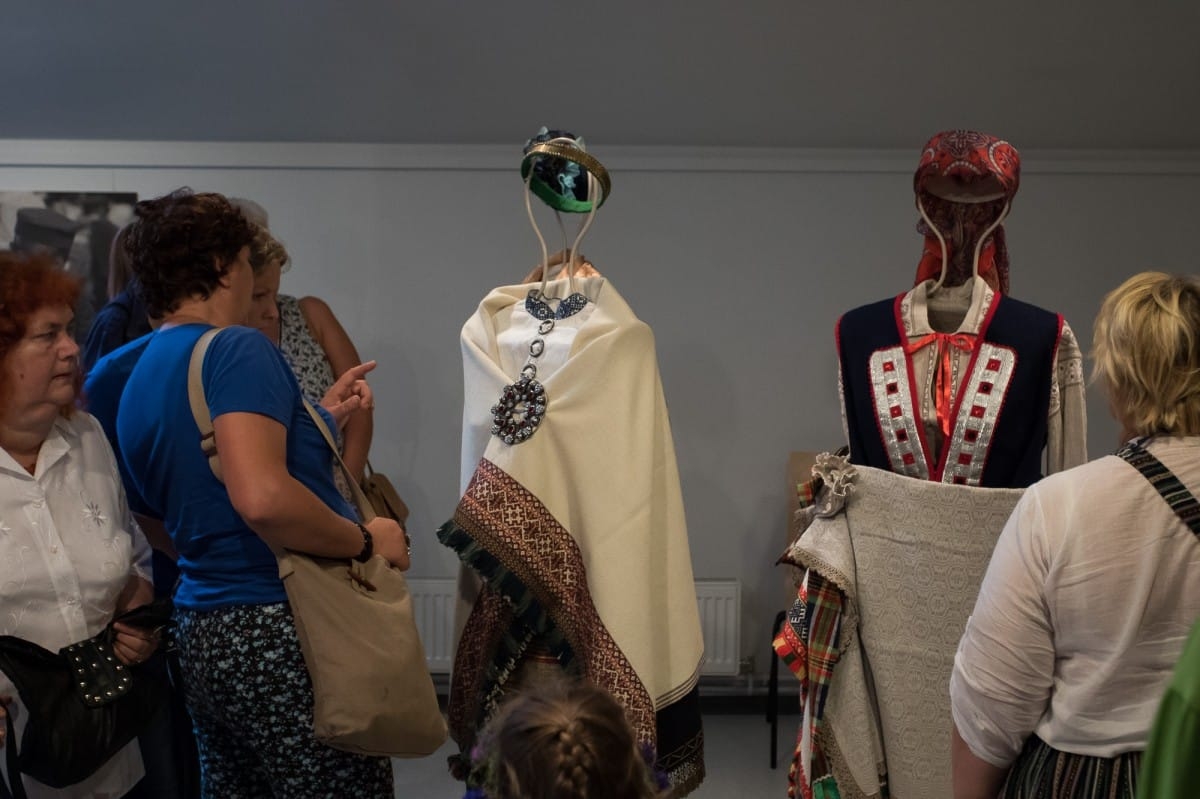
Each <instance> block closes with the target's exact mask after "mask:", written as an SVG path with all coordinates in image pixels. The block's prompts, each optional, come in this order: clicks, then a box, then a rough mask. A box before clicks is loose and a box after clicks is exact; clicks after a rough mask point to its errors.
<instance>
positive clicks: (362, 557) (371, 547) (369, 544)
mask: <svg viewBox="0 0 1200 799" xmlns="http://www.w3.org/2000/svg"><path fill="white" fill-rule="evenodd" d="M358 529H359V530H360V531H362V537H363V548H362V552H359V553H358V555H356V556H355V558H354V559H355V560H357V561H358V562H359V563H366V562H367V561H368V560H370V559H371V555H373V554H375V539H374V538H372V537H371V531H370V530H368V529H367V528H366V527H364V526H363V525H362V524H359V525H358Z"/></svg>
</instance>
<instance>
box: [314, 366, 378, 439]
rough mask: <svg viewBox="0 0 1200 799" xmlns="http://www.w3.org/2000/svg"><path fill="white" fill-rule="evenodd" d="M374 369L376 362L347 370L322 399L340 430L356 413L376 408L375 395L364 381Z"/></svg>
mask: <svg viewBox="0 0 1200 799" xmlns="http://www.w3.org/2000/svg"><path fill="white" fill-rule="evenodd" d="M374 368H375V361H367V362H366V363H360V364H359V365H358V366H355V367H352V368H350V369H347V370H346V372H345V374H343V375H342V376H341V377H339V378H338V380H337V382H336V383H334V384H333V385H332V386H330V387H329V390H328V391H326V392H325V396H324V397H323V398H322V399H321V407H322V408H324V409H325V410H327V411H329V414H330V415H331V416H332V417H333V420H334V421H335V422H336V423H337V426H338V429H339V430H341V429H342V428H344V427H345V426H346V422H347V421H349V420H350V417H351V416H352V415H353V414H354V413H355V412H356V411H360V410H364V411H369V410H373V409H374V408H375V395H374V394H373V393H372V392H371V387H370V386H369V385H367V381H366V380H365V379H364V378H365V377H366V375H367V373H368V372H370V371H371V370H372V369H374Z"/></svg>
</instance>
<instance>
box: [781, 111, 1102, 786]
mask: <svg viewBox="0 0 1200 799" xmlns="http://www.w3.org/2000/svg"><path fill="white" fill-rule="evenodd" d="M1019 180H1020V157H1019V155H1018V153H1017V151H1016V149H1015V148H1013V147H1012V145H1010V144H1008V143H1007V142H1005V141H1003V140H1000V139H997V138H995V137H992V136H988V135H986V134H982V133H976V132H973V131H962V130H954V131H946V132H943V133H939V134H937V135H936V136H934V137H933V138H932V139H930V141H929V142H928V143H927V144H926V146H925V148H924V150H923V152H922V156H921V161H920V164H919V166H918V168H917V171H916V173H915V175H914V178H913V188H914V194H915V198H914V199H915V205H916V208H917V212H918V215H919V216H920V219H921V221H920V223H919V225H918V228H917V229H918V231H919V232H921V233H922V234H923V235H924V238H925V241H924V249H923V253H922V256H921V260H920V263H919V265H918V267H917V275H916V280H915V285H914V287H913V288H912V289H911V290H909V291H907V292H905V293H903V294H901V295H899V296H896V297H891V298H888V299H885V300H881V301H879V302H875V303H871V304H869V305H864V306H861V307H859V308H855V309H853V310H851V311H849V312H847V313H846V314H845V315H844V316H843V317H842V318H841V319H840V320H839V321H838V324H837V331H836V338H837V348H838V357H839V380H838V383H839V389H840V391H841V395H842V409H843V423H844V425H845V431H846V437H847V441H848V443H849V445H850V456H849V462H843V461H841V460H838V459H833V458H831V457H830V456H825V457H827V458H828V460H827V462H825V465H824V467H823V468H824V471H823V472H822V474H821V475H820V477H821V478H822V482H823V483H824V484H825V486H826V490H825V491H824V493H821V492H818V491H814V492H813V493H814V495H816V496H817V497H818V499H817V502H816V504H815V505H813V506H812V507H811V508H810V509H808V510H807V511H806V516H807V520H808V522H809V524H808V526H807V527H806V529H805V530H804V532H803V533H801V535H800V536H799V538H798V539H797V541H796V542H795V544H794V545H793V547H791V548H790V549H789V551H788V553H786V554H785V555H784V557H783V559H782V560H783V562H787V563H791V564H792V565H794V566H796V567H797V568H799V569H800V570H801V574H802V577H801V579H800V581H799V583H798V586H799V591H798V594H799V596H798V599H797V602H796V603H795V605H794V606H793V610H792V613H791V614H790V617H789V621H788V624H786V625H785V627H784V629H783V630H782V632H781V634H780V635H779V637H778V638H777V639H776V641H775V644H774V645H775V649H776V651H777V652H778V653H779V654H780V655H781V656H782V657H783V658H784V660H785V662H787V663H788V665H789V667H790V668H791V669H792V670H793V671H794V672H795V673H796V675H797V677H798V678H799V679H800V680H801V685H802V687H801V704H802V708H803V710H804V713H805V716H804V721H803V723H802V725H801V731H800V740H799V742H798V746H797V751H796V756H795V759H794V761H793V765H792V771H791V773H790V775H789V790H790V792H791V794H792V795H794V796H805V797H810V796H816V797H828V796H836V795H840V796H842V797H849V796H865V797H875V796H879V795H881V794H883V793H886V788H885V787H884V786H886V785H888V784H890V785H891V788H892V789H893V791H894V792H895V794H896V795H902V794H903V795H927V796H941V795H948V792H949V760H948V757H943V756H942V755H943V754H944V752H942V751H941V750H934V749H930V748H928V747H923V745H922V744H920V743H919V741H920V740H921V738H922V737H923V735H916V736H914V735H912V734H911V731H912V722H913V720H914V719H916V720H918V725H917V726H918V727H919V728H920V729H921V730H923V734H926V733H927V734H928V735H929V736H930V738H931V739H934V740H938V741H940V740H944V739H945V738H947V737H948V736H949V730H948V729H943V728H944V727H945V726H946V724H947V722H946V719H948V718H949V708H948V699H947V692H946V691H945V687H944V686H945V684H946V683H947V681H948V679H949V670H950V666H951V664H952V662H953V654H954V646H955V642H953V641H951V640H950V639H948V638H947V639H945V640H942V639H943V637H944V636H941V632H942V631H943V630H946V629H953V630H957V629H961V626H962V624H963V623H964V622H965V620H966V617H967V615H969V613H970V608H971V605H972V604H973V602H974V598H975V593H976V592H977V591H978V580H979V579H980V578H981V575H982V573H983V569H984V568H985V567H986V564H987V558H988V557H989V555H990V552H991V545H992V544H993V543H994V541H995V537H996V536H997V535H998V534H999V531H1000V527H1002V526H1003V523H1004V520H1005V519H1006V518H1007V516H1008V513H1009V512H1010V511H1011V508H1012V505H1013V504H1014V503H1015V502H1016V498H1017V497H1019V491H1015V490H1007V491H995V490H989V491H983V490H980V489H1023V488H1025V487H1027V486H1029V485H1030V484H1032V483H1033V482H1035V481H1037V480H1038V479H1040V478H1041V476H1042V475H1043V474H1044V473H1047V472H1056V471H1060V470H1062V469H1066V468H1069V467H1071V466H1075V465H1078V464H1080V463H1083V462H1084V461H1086V459H1087V448H1086V441H1085V433H1084V431H1085V428H1086V420H1085V410H1084V385H1083V367H1082V355H1081V353H1080V351H1079V346H1078V344H1077V342H1076V340H1075V336H1074V333H1073V332H1072V331H1071V329H1070V327H1069V326H1068V325H1067V324H1066V322H1065V321H1064V320H1063V318H1062V317H1061V316H1060V315H1059V314H1055V313H1051V312H1049V311H1045V310H1042V309H1040V308H1037V307H1035V306H1033V305H1029V304H1027V303H1024V302H1021V301H1019V300H1016V299H1013V298H1012V297H1010V296H1009V295H1008V291H1009V269H1008V250H1007V246H1006V242H1005V236H1004V228H1003V224H1002V223H1003V221H1004V219H1005V217H1006V216H1007V215H1008V212H1009V210H1010V208H1011V207H1012V201H1013V198H1014V196H1015V195H1016V192H1017V188H1018V185H1019ZM863 467H870V468H863ZM856 468H857V471H856ZM859 472H861V474H859ZM814 473H816V470H814ZM856 475H857V476H856ZM909 478H915V479H916V480H919V481H921V483H920V484H913V485H911V486H910V485H907V484H909V483H910V482H911V481H910V480H909ZM831 483H832V484H836V485H835V486H834V487H835V488H836V490H835V491H833V492H830V490H829V488H830V485H831ZM855 491H857V492H858V497H857V498H856V497H855V496H854V493H855ZM902 508H904V509H902ZM856 539H857V541H856ZM881 542H882V543H881ZM848 575H854V576H853V577H848ZM864 581H865V582H864ZM926 585H937V586H938V589H937V599H936V600H933V599H932V595H931V593H930V591H929V589H927V588H924V587H922V586H926ZM880 588H882V589H883V596H885V597H887V599H884V600H881V599H880V593H879V589H880ZM860 603H863V604H860ZM884 618H886V622H884V623H881V620H883V619H884ZM860 619H862V620H867V619H871V620H872V621H873V624H867V623H866V622H865V621H864V624H863V626H861V627H860V625H859V622H860ZM864 674H866V675H867V676H866V677H864ZM856 679H857V680H858V683H859V686H860V688H861V686H862V684H864V683H870V682H871V681H872V679H873V681H874V686H875V690H872V691H867V690H865V689H864V690H858V691H855V690H853V689H852V688H850V687H849V686H851V685H852V684H853V682H854V680H856ZM906 679H907V680H908V682H907V683H905V684H904V689H903V690H901V691H899V692H896V691H895V690H894V689H895V687H896V686H897V685H898V684H900V683H903V682H904V680H906ZM868 695H874V696H876V697H881V698H880V699H879V700H878V701H879V702H880V703H884V702H885V701H886V704H887V707H886V708H882V710H881V707H882V705H880V706H874V707H872V706H871V704H870V703H871V701H873V700H870V699H864V697H865V696H868ZM847 697H853V698H852V699H851V700H847ZM827 699H829V700H830V701H829V703H828V704H827V702H826V700H827ZM908 700H913V703H912V705H910V704H908ZM913 706H915V707H917V708H918V709H917V710H915V711H912V712H911V713H910V712H909V711H910V710H911V708H912V707H913ZM870 718H876V719H883V720H884V721H881V722H879V723H878V724H875V725H872V724H871V723H864V724H862V725H859V726H857V727H856V726H855V724H856V723H857V722H859V721H861V720H863V719H870ZM906 725H908V726H906ZM901 731H904V732H903V734H901ZM872 741H874V742H875V744H876V745H875V748H874V750H872ZM914 741H918V743H917V744H916V750H915V751H914V748H913V742H914ZM887 755H890V758H889V757H888V756H887ZM876 767H878V768H879V770H878V772H876ZM852 775H853V776H852ZM914 782H915V784H914ZM835 786H836V787H835Z"/></svg>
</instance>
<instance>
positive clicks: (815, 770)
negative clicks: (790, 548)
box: [773, 569, 844, 799]
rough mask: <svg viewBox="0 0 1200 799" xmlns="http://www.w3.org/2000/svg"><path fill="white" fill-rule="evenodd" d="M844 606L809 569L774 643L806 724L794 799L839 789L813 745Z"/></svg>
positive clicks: (791, 782)
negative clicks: (795, 683) (796, 685)
mask: <svg viewBox="0 0 1200 799" xmlns="http://www.w3.org/2000/svg"><path fill="white" fill-rule="evenodd" d="M843 601H844V600H843V597H842V593H841V591H839V590H838V589H837V588H836V587H834V586H833V585H832V584H830V583H828V582H827V581H826V580H825V578H823V577H822V576H821V575H819V574H817V573H816V572H814V571H812V570H811V569H810V570H809V571H808V572H807V573H806V574H805V576H804V580H803V582H802V583H801V585H800V590H799V592H798V595H797V597H796V601H795V602H794V603H792V607H791V608H790V609H789V611H788V617H787V622H786V623H785V624H784V626H783V628H782V629H781V630H780V632H779V635H778V636H777V637H776V638H775V641H774V642H773V646H774V648H775V652H776V653H777V654H778V655H779V657H780V658H781V659H782V660H783V662H784V664H785V665H787V667H788V668H789V669H790V670H791V671H792V673H793V674H795V675H796V678H797V679H799V680H800V713H801V718H802V719H803V721H802V722H801V725H800V732H799V735H798V736H797V740H796V752H795V755H794V756H793V758H792V764H791V766H790V768H789V769H788V796H789V797H790V799H813V788H812V785H813V783H814V782H815V781H817V780H825V781H827V782H828V783H829V785H828V786H827V790H826V791H825V795H826V796H829V795H831V794H830V793H829V790H828V789H829V788H832V789H833V790H834V791H835V792H836V784H834V782H833V778H832V777H831V776H830V775H829V774H828V768H827V767H826V766H825V758H824V755H823V753H822V752H820V750H819V747H817V745H816V744H815V741H816V731H817V727H818V725H820V724H821V716H822V714H823V713H824V711H825V699H826V697H827V696H828V695H829V681H830V679H831V678H832V676H833V668H834V666H836V665H837V661H838V643H839V641H840V638H841V627H842V625H841V621H842V607H843ZM806 741H807V742H808V744H809V745H808V746H807V747H806V746H805V742H806ZM810 748H811V752H812V754H811V758H806V757H805V753H806V749H810ZM806 760H807V761H808V762H805V761H806ZM833 795H836V793H835V794H833Z"/></svg>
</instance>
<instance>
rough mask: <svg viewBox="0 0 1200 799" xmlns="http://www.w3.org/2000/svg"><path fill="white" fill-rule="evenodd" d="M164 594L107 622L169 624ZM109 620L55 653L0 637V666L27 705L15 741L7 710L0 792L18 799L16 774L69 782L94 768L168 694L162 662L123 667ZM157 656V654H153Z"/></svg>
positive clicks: (131, 735)
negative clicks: (158, 665) (4, 772)
mask: <svg viewBox="0 0 1200 799" xmlns="http://www.w3.org/2000/svg"><path fill="white" fill-rule="evenodd" d="M171 610H172V608H171V602H170V600H169V599H168V600H158V601H156V602H153V603H151V604H149V605H143V606H141V607H138V608H134V609H133V610H131V611H128V612H126V613H124V614H122V615H120V616H118V617H116V618H115V619H114V620H113V621H114V622H116V621H119V622H122V623H125V624H129V625H131V626H136V627H139V628H143V629H151V630H164V629H166V628H167V627H169V626H170V624H171ZM113 638H114V633H113V626H112V624H111V623H110V624H109V625H108V626H107V627H105V628H104V629H103V630H101V631H100V633H99V634H98V635H96V636H94V637H92V638H89V639H87V640H84V641H79V642H77V643H74V644H71V645H70V646H65V647H63V648H62V649H61V650H59V651H58V652H57V653H55V652H51V651H49V650H47V649H43V648H42V647H40V646H38V645H37V644H35V643H32V642H31V641H26V640H25V639H23V638H17V637H15V636H11V635H5V636H0V671H3V672H4V673H5V674H6V675H8V677H9V679H11V680H12V682H13V685H15V686H16V689H17V693H18V694H19V695H20V697H21V702H22V704H23V705H24V706H25V709H26V712H27V719H26V722H25V731H24V733H23V734H22V735H21V740H20V745H19V746H18V745H17V740H16V736H15V730H14V729H13V719H12V715H11V713H8V714H6V721H5V723H6V725H7V737H6V745H5V747H4V748H5V758H6V766H7V772H8V780H9V783H10V785H11V787H10V786H6V785H5V784H4V783H3V781H0V797H5V799H7V797H10V796H11V797H14V799H23V798H24V796H25V791H24V788H23V786H22V784H21V780H20V778H19V777H18V776H17V775H18V773H24V774H28V775H29V776H31V777H33V778H34V779H36V780H37V781H38V782H41V783H43V784H45V785H48V786H50V787H51V788H65V787H67V786H68V785H74V784H75V783H77V782H80V781H82V780H84V779H87V777H89V776H90V775H92V774H93V773H95V772H96V770H97V769H99V768H100V767H101V766H103V765H104V764H105V763H106V762H108V760H109V758H111V757H112V756H113V755H114V754H116V753H117V752H118V751H119V750H120V749H121V748H122V747H124V746H125V745H126V744H128V743H129V742H130V741H132V740H133V739H134V738H136V737H137V735H138V734H139V733H140V732H141V731H142V730H143V729H144V728H145V727H146V725H147V724H148V723H149V721H150V719H151V717H152V716H153V715H154V713H155V712H156V710H157V709H158V708H159V707H160V706H161V705H162V704H163V703H164V702H166V700H167V693H166V690H167V688H166V685H165V684H164V683H163V682H162V679H161V678H159V677H158V676H156V675H157V674H159V673H161V669H159V670H156V669H148V668H144V666H142V665H139V666H134V667H132V668H131V667H128V666H125V665H124V664H122V663H121V662H120V660H118V659H117V657H116V655H114V654H113V650H112V642H113ZM157 656H158V655H156V657H157Z"/></svg>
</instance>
